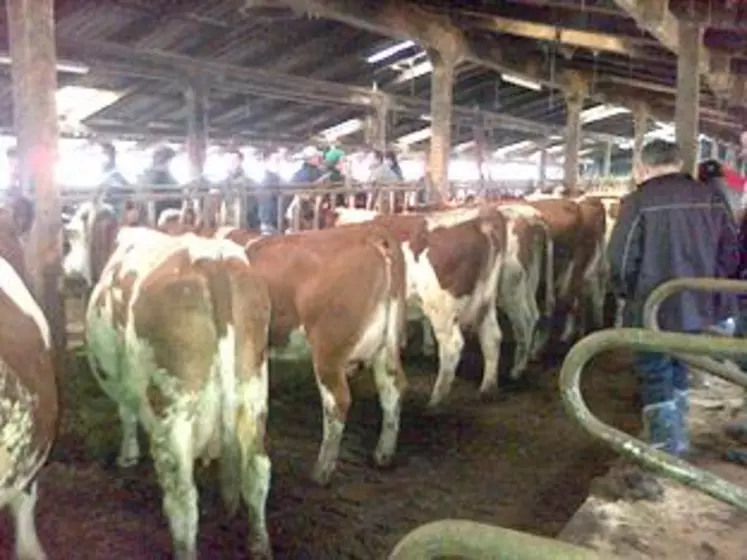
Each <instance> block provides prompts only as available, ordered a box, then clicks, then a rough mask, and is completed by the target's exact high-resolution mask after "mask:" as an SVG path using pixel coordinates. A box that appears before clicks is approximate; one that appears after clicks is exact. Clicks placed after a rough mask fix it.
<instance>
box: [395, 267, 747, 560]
mask: <svg viewBox="0 0 747 560" xmlns="http://www.w3.org/2000/svg"><path fill="white" fill-rule="evenodd" d="M721 282H724V281H721ZM745 284H747V283H744V282H742V283H740V285H739V286H737V285H736V284H732V290H731V291H739V290H737V288H738V287H739V288H741V289H742V290H743V289H744V286H745ZM679 285H686V286H687V287H690V286H692V285H693V284H692V283H689V284H686V283H685V282H684V281H681V282H680V284H679ZM698 285H705V286H709V287H711V288H712V287H713V286H714V285H716V286H717V287H718V289H719V290H722V288H723V286H726V284H724V283H719V284H708V283H698ZM677 289H682V288H680V287H678V288H677ZM677 289H675V288H673V287H669V288H667V290H666V291H664V290H662V292H659V293H660V294H661V293H664V296H663V297H662V296H661V295H658V296H657V297H658V298H659V301H663V299H665V298H666V292H669V291H671V292H675V291H677ZM704 289H708V287H706V288H704ZM655 293H656V292H655ZM651 300H653V301H654V303H653V304H652V306H651V307H652V308H653V309H654V312H655V311H656V309H657V308H658V306H656V301H657V300H656V299H654V298H653V294H652V298H650V300H649V301H651ZM622 347H629V348H632V349H634V350H644V351H653V352H666V353H671V354H674V355H677V356H679V355H688V356H690V357H692V358H694V359H696V360H699V359H701V358H702V355H703V354H714V355H718V356H723V357H732V358H734V357H739V356H747V341H744V340H740V339H733V338H725V337H722V336H712V335H694V334H681V333H666V332H651V330H649V329H631V328H622V329H607V330H604V331H600V332H597V333H593V334H591V335H589V336H587V337H585V338H583V339H582V340H581V341H579V342H578V343H577V344H575V345H574V346H573V348H571V350H570V351H569V352H568V355H567V356H566V358H565V360H564V362H563V366H562V368H561V371H560V391H561V396H562V398H563V406H564V407H565V410H566V412H567V413H568V414H570V415H571V416H572V417H573V418H575V419H576V420H577V421H578V422H579V424H581V426H582V427H583V428H584V429H585V430H586V431H587V432H589V433H590V434H591V435H593V436H595V437H596V438H599V439H601V440H602V441H604V442H606V443H607V444H609V445H610V446H611V447H612V448H613V449H615V451H617V452H618V453H619V454H620V455H622V456H624V457H627V458H629V459H631V460H633V461H635V462H637V463H640V464H641V465H643V466H644V467H646V468H648V469H650V470H652V471H654V472H657V473H660V474H662V475H664V476H666V477H668V478H671V479H672V480H675V481H677V482H679V483H681V484H684V485H686V486H690V487H692V488H695V489H697V490H700V491H701V492H704V493H706V494H708V495H710V496H712V497H713V498H716V499H717V500H720V501H722V502H726V503H728V504H730V505H732V506H734V507H737V508H739V509H742V510H747V489H745V488H742V487H740V486H738V485H736V484H733V483H731V482H729V481H727V480H724V479H723V478H721V477H719V476H716V475H714V474H712V473H709V472H707V471H704V470H702V469H699V468H696V467H694V466H692V465H691V464H689V463H688V462H686V461H683V460H682V459H679V458H677V457H674V456H672V455H669V454H667V453H664V452H662V451H657V450H656V449H654V448H652V447H650V446H649V445H648V444H647V443H645V442H643V441H641V440H639V439H637V438H635V437H633V436H631V435H629V434H626V433H625V432H622V431H620V430H618V429H616V428H614V427H612V426H609V425H607V424H605V423H604V422H602V421H600V420H599V419H598V418H597V417H596V416H594V414H592V412H591V410H589V408H588V407H587V406H586V403H585V402H584V399H583V395H582V394H581V385H580V381H581V373H582V372H583V370H584V368H585V367H586V365H587V364H588V363H589V362H590V361H591V360H592V358H594V357H595V356H596V355H598V354H601V353H602V352H605V351H607V350H613V349H618V348H622ZM714 363H717V362H714ZM711 365H712V364H709V366H711ZM719 365H720V364H719ZM708 369H709V370H710V371H711V372H712V373H713V374H714V375H716V376H718V377H722V378H724V379H727V380H728V381H731V382H733V383H736V384H738V385H742V386H745V387H746V388H747V379H743V378H742V377H739V376H735V375H733V372H731V371H729V372H724V371H722V369H723V368H713V367H709V368H708ZM742 376H743V377H747V376H744V374H742ZM450 556H451V557H454V556H456V557H462V558H474V559H478V558H479V559H482V558H491V559H492V558H495V559H497V560H500V559H503V558H505V559H509V558H511V559H514V560H549V559H558V560H566V559H574V560H576V559H578V560H586V559H589V560H591V559H600V558H601V556H600V555H599V554H598V553H596V552H595V551H593V550H589V549H585V548H580V547H577V546H574V545H569V544H567V543H563V542H560V541H554V540H552V539H547V538H542V537H537V536H533V535H528V534H524V533H519V532H516V531H511V530H509V529H505V528H502V527H497V526H490V525H484V524H480V523H474V522H470V521H461V520H451V519H447V520H443V521H437V522H435V523H429V524H427V525H423V526H421V527H419V528H418V529H415V530H414V531H412V532H411V533H409V534H408V535H406V536H405V537H404V538H403V539H402V540H400V541H399V543H398V544H397V545H396V547H395V548H394V551H393V552H392V554H391V555H390V557H389V558H390V560H430V559H435V558H442V557H450ZM604 557H605V558H613V557H611V556H609V555H607V554H605V556H604Z"/></svg>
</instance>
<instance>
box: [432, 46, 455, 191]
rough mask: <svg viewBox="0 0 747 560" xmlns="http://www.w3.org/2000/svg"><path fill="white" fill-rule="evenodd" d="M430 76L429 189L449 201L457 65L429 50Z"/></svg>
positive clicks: (450, 59) (453, 61)
mask: <svg viewBox="0 0 747 560" xmlns="http://www.w3.org/2000/svg"><path fill="white" fill-rule="evenodd" d="M428 54H429V56H430V59H431V62H432V64H433V73H432V75H431V144H430V153H429V158H428V171H429V173H430V185H431V188H433V189H435V191H436V192H435V193H434V194H435V195H436V196H437V197H438V198H440V199H442V200H447V199H448V198H449V195H450V192H449V158H450V156H451V117H452V115H451V105H452V102H453V98H454V69H455V67H456V61H455V60H454V59H452V58H449V57H445V56H443V55H442V54H441V53H439V52H437V51H435V50H432V49H431V50H429V51H428Z"/></svg>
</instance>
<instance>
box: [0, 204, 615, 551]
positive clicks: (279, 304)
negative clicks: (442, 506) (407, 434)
mask: <svg viewBox="0 0 747 560" xmlns="http://www.w3.org/2000/svg"><path fill="white" fill-rule="evenodd" d="M617 205H618V200H617V199H616V198H607V197H598V196H585V197H581V198H578V199H570V198H563V197H556V196H544V197H527V199H524V200H511V201H504V202H499V201H495V202H490V203H485V202H483V203H481V204H471V205H465V206H460V207H438V208H436V207H422V208H418V209H416V210H414V211H409V212H407V213H404V214H387V215H379V214H377V213H376V212H375V211H368V210H360V209H347V208H339V209H336V210H333V211H332V212H331V213H330V215H329V216H327V218H326V219H325V220H324V221H323V224H324V226H325V227H324V228H323V229H319V230H315V231H301V232H296V233H289V234H286V235H275V236H260V235H258V234H256V233H254V232H251V231H248V230H241V229H239V228H234V227H230V226H222V227H217V225H216V223H215V222H210V225H208V222H206V221H202V220H187V219H186V218H185V217H184V215H182V214H179V213H174V212H172V213H171V214H170V215H169V216H166V217H164V219H161V220H160V221H159V224H158V226H157V227H147V226H122V225H120V220H119V218H118V217H117V216H116V215H115V214H114V212H113V210H112V209H111V208H109V207H108V206H106V205H103V204H101V203H98V202H89V203H84V204H82V205H81V206H80V207H79V208H78V209H77V211H76V213H75V215H74V216H73V218H72V220H71V221H70V223H69V224H68V226H67V228H66V234H67V243H68V246H69V248H68V251H67V254H66V256H65V260H64V263H63V264H64V266H63V268H64V273H65V276H66V277H67V278H78V279H82V280H83V281H84V282H85V284H86V285H87V286H88V288H89V290H88V295H87V297H88V303H87V308H86V315H85V339H86V344H85V354H86V356H87V358H88V362H89V365H90V370H91V372H92V374H93V375H94V376H95V378H96V380H97V381H98V383H99V385H100V386H101V389H102V390H103V391H104V392H105V393H106V394H107V395H108V396H109V397H110V398H111V399H112V400H113V401H114V402H115V403H116V405H117V407H118V412H119V417H120V421H121V425H122V440H121V448H120V451H119V455H118V458H117V463H118V465H119V466H120V467H123V468H125V467H129V466H132V465H134V464H136V463H137V461H138V460H139V457H140V448H139V444H138V438H137V430H138V425H140V426H142V427H143V428H144V430H145V432H146V433H147V435H148V438H149V443H150V450H151V455H152V458H153V464H154V467H155V471H156V473H157V477H158V481H159V483H160V486H161V488H162V490H163V508H164V511H165V514H166V517H167V518H168V522H169V525H170V530H171V535H172V538H173V547H174V553H175V557H177V558H195V557H196V541H197V532H198V517H199V516H198V511H199V510H198V496H197V489H196V486H195V482H194V479H193V470H194V462H195V460H196V459H198V458H200V459H202V460H203V461H204V462H206V463H209V462H211V461H212V460H217V461H218V462H219V466H220V489H221V493H222V497H223V499H224V501H225V503H226V505H227V507H228V509H229V511H231V512H233V511H236V510H237V508H238V507H239V505H240V502H242V501H243V502H244V504H245V505H246V507H247V510H248V514H249V515H248V519H249V521H250V535H251V536H250V542H249V543H248V548H249V550H250V552H251V554H252V557H258V558H259V557H266V558H267V557H270V556H271V543H270V540H269V537H268V532H267V527H266V518H265V504H266V500H267V496H268V491H269V488H270V479H271V466H270V459H269V457H268V455H267V451H266V442H265V424H266V419H267V414H268V407H269V404H270V403H269V402H268V401H269V397H268V376H269V368H268V360H269V358H270V357H273V358H276V359H274V360H273V364H274V365H275V364H276V365H277V366H276V367H280V368H282V367H283V366H282V364H283V360H299V359H310V361H311V363H312V364H313V371H314V375H315V379H316V382H317V385H318V388H319V393H320V395H321V403H322V410H323V427H322V428H323V430H322V433H323V436H322V442H321V446H320V448H319V454H318V458H317V460H316V464H315V466H314V468H313V471H312V478H313V480H314V481H316V482H317V483H319V484H327V483H328V482H329V481H330V478H331V476H332V474H333V472H334V470H335V466H336V463H337V459H338V455H339V452H340V444H341V440H342V437H343V432H344V429H345V422H346V418H347V415H348V410H349V408H350V405H351V400H352V397H351V394H350V388H349V385H348V378H349V376H351V375H354V374H356V373H358V372H359V370H360V369H361V366H369V367H370V368H371V369H372V370H373V375H374V381H375V385H376V388H377V391H378V395H379V401H380V405H381V409H382V416H383V419H382V423H381V433H380V437H379V441H378V444H377V446H376V449H375V451H374V460H375V462H376V464H377V465H380V466H386V465H388V464H389V463H390V462H391V461H392V459H393V456H394V454H395V452H396V447H397V438H398V431H399V425H400V412H401V408H402V402H403V395H404V392H405V390H406V387H407V379H406V376H405V372H404V370H403V367H402V363H401V359H400V352H401V348H402V347H403V345H404V343H405V338H406V336H405V327H406V323H407V322H408V321H414V320H415V321H420V322H421V323H422V325H423V332H424V337H423V351H424V352H425V353H436V352H437V357H438V375H437V377H436V380H435V384H434V386H433V390H432V394H431V397H430V406H431V407H437V406H443V405H444V404H443V403H444V399H446V397H447V396H448V394H449V391H450V389H451V386H452V382H453V380H454V377H455V373H456V368H457V365H458V362H459V360H460V356H461V353H462V350H463V348H464V336H465V334H468V333H469V334H473V335H475V336H476V338H477V339H478V341H479V344H480V347H481V350H482V354H483V359H484V362H483V367H484V371H483V376H482V383H481V385H480V389H479V391H480V393H481V394H483V395H489V394H490V393H492V392H494V391H496V390H497V389H498V366H499V360H500V358H501V356H500V349H501V341H502V339H503V335H502V331H501V326H500V323H499V321H498V313H499V312H502V313H503V314H504V315H505V316H506V317H507V318H508V320H509V321H510V325H511V327H512V330H513V338H514V340H515V342H516V352H515V357H514V361H513V366H512V369H511V372H510V375H511V376H512V377H513V378H519V377H520V376H521V375H522V374H523V372H524V370H525V369H526V367H527V364H528V362H529V361H530V360H531V359H534V358H538V357H539V356H540V355H541V354H542V352H543V351H544V350H545V349H546V348H547V346H548V344H549V343H550V341H552V340H555V333H554V332H552V331H553V329H552V328H551V327H552V325H554V324H555V323H554V322H553V321H552V320H551V319H553V318H557V317H561V318H562V321H563V322H562V326H561V328H560V329H558V330H559V331H560V332H559V333H558V334H559V338H560V340H561V341H563V342H570V341H572V340H573V339H574V338H575V337H577V336H578V335H579V334H583V333H584V332H587V331H588V330H590V329H593V328H597V327H601V326H602V324H603V321H604V319H603V315H604V314H603V310H604V302H605V297H606V295H607V276H608V267H607V262H606V255H605V246H606V239H607V237H608V233H609V229H610V227H611V222H612V220H613V216H614V214H615V209H616V207H617ZM17 212H18V208H17V205H16V206H12V207H8V208H3V209H0V257H2V258H0V508H2V507H5V506H6V505H7V506H9V507H10V509H11V511H12V513H13V516H14V519H15V523H16V553H17V555H18V556H19V557H20V558H35V559H38V558H44V553H43V551H42V548H41V546H40V544H39V541H38V539H37V537H36V530H35V528H34V506H35V501H36V476H37V473H38V471H39V469H40V468H41V467H42V465H43V464H44V463H45V461H46V458H47V456H48V454H49V450H50V447H51V445H52V442H53V439H54V435H55V432H56V426H57V423H58V406H57V398H58V397H57V392H56V382H55V373H54V368H53V365H52V360H51V343H50V333H49V327H48V324H47V322H46V320H45V318H44V315H43V313H42V311H41V310H40V308H39V306H38V305H37V304H36V303H35V302H34V299H33V297H32V296H31V294H30V292H29V290H28V288H27V287H26V286H27V284H26V281H27V278H26V274H25V268H24V263H23V259H22V251H21V244H20V241H19V236H20V235H22V234H23V233H24V230H25V229H27V228H28V225H29V224H27V223H20V222H22V220H21V221H19V220H17V219H14V218H15V217H16V216H15V214H16V213H17Z"/></svg>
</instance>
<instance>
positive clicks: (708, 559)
mask: <svg viewBox="0 0 747 560" xmlns="http://www.w3.org/2000/svg"><path fill="white" fill-rule="evenodd" d="M706 379H707V381H708V384H707V386H704V387H699V388H696V389H694V390H693V391H692V393H693V394H692V400H691V410H690V429H691V431H692V435H693V441H694V442H695V445H696V446H697V448H698V449H699V450H700V452H701V457H700V458H699V459H698V461H697V466H698V467H700V468H702V469H704V470H707V471H709V472H711V473H713V474H716V475H717V476H720V477H723V478H725V479H726V480H728V481H730V482H732V483H734V484H736V485H738V486H741V487H742V488H747V469H745V468H744V467H742V466H738V465H735V464H732V463H726V462H724V461H723V460H722V458H723V452H724V450H727V449H730V448H735V444H734V442H732V441H731V440H728V439H727V438H726V437H725V436H724V434H723V431H722V427H723V426H724V424H725V423H726V422H727V421H728V420H730V419H732V418H733V417H734V415H735V414H736V413H737V412H738V411H739V409H740V408H741V405H742V396H743V391H742V389H740V388H739V387H736V386H735V385H731V384H729V383H726V382H724V381H721V380H720V379H716V378H714V377H711V376H706ZM625 472H630V466H629V465H627V464H626V462H624V461H619V462H618V464H616V465H615V467H614V468H613V469H612V471H611V472H610V473H609V474H608V475H606V476H604V477H601V478H600V479H599V480H597V481H595V482H594V483H593V485H592V491H591V495H590V496H589V498H588V500H587V501H586V502H585V503H584V505H583V506H582V507H581V508H580V509H579V511H578V512H577V513H576V515H575V516H574V517H573V519H572V520H571V522H570V523H569V524H568V526H567V527H566V528H565V530H564V531H563V533H562V535H561V538H562V539H563V540H565V541H567V542H571V543H574V544H579V545H583V546H586V547H589V548H593V549H595V550H597V551H599V553H600V555H601V557H603V558H609V557H610V556H611V555H612V554H615V555H616V557H617V558H620V559H621V560H622V559H630V560H637V559H640V558H651V559H662V560H666V559H670V558H677V559H679V560H747V512H744V511H739V510H737V509H736V508H733V507H731V506H728V505H726V504H724V503H723V502H720V501H718V500H715V499H713V498H711V497H709V496H707V495H705V494H703V493H701V492H699V491H697V490H695V489H693V488H688V487H686V486H683V485H681V484H678V483H676V482H673V481H670V480H666V479H660V481H661V484H662V486H663V488H664V495H663V499H662V500H660V501H654V502H652V501H642V500H631V499H630V498H629V497H628V496H626V494H627V491H626V489H625V486H624V485H622V484H620V481H621V480H622V478H623V477H622V476H621V475H622V474H623V473H625ZM620 490H622V492H621V491H620Z"/></svg>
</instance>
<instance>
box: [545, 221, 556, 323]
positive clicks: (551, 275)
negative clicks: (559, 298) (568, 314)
mask: <svg viewBox="0 0 747 560" xmlns="http://www.w3.org/2000/svg"><path fill="white" fill-rule="evenodd" d="M542 231H544V233H545V242H546V243H545V314H546V315H547V317H550V316H551V315H552V314H553V313H554V312H555V269H554V267H555V242H554V241H553V238H552V236H551V235H550V232H549V231H548V229H547V227H543V228H542Z"/></svg>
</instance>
